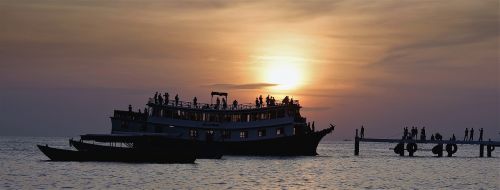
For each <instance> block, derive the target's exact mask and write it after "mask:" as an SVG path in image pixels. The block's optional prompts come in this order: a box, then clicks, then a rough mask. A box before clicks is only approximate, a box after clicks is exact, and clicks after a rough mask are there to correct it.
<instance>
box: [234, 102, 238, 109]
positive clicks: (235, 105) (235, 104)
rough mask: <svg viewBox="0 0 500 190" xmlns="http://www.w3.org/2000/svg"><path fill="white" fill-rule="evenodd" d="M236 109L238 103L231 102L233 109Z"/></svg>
mask: <svg viewBox="0 0 500 190" xmlns="http://www.w3.org/2000/svg"><path fill="white" fill-rule="evenodd" d="M237 108H238V101H236V100H234V101H233V109H237Z"/></svg>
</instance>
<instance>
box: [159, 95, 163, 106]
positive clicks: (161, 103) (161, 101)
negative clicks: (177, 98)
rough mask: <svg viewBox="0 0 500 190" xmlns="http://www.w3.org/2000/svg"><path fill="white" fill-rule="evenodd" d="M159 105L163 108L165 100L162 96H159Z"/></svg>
mask: <svg viewBox="0 0 500 190" xmlns="http://www.w3.org/2000/svg"><path fill="white" fill-rule="evenodd" d="M158 104H159V105H160V106H161V105H163V98H162V97H161V95H160V96H158Z"/></svg>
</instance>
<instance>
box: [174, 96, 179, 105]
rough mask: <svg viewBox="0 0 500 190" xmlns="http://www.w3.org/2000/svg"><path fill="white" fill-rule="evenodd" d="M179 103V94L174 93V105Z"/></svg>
mask: <svg viewBox="0 0 500 190" xmlns="http://www.w3.org/2000/svg"><path fill="white" fill-rule="evenodd" d="M178 104H179V94H176V95H175V106H177V105H178Z"/></svg>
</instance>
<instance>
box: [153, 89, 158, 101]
mask: <svg viewBox="0 0 500 190" xmlns="http://www.w3.org/2000/svg"><path fill="white" fill-rule="evenodd" d="M154 99H155V104H158V92H156V93H155V97H154Z"/></svg>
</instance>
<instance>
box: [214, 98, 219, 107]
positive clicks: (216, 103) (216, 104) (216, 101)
mask: <svg viewBox="0 0 500 190" xmlns="http://www.w3.org/2000/svg"><path fill="white" fill-rule="evenodd" d="M219 106H220V99H219V97H217V100H215V109H219Z"/></svg>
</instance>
